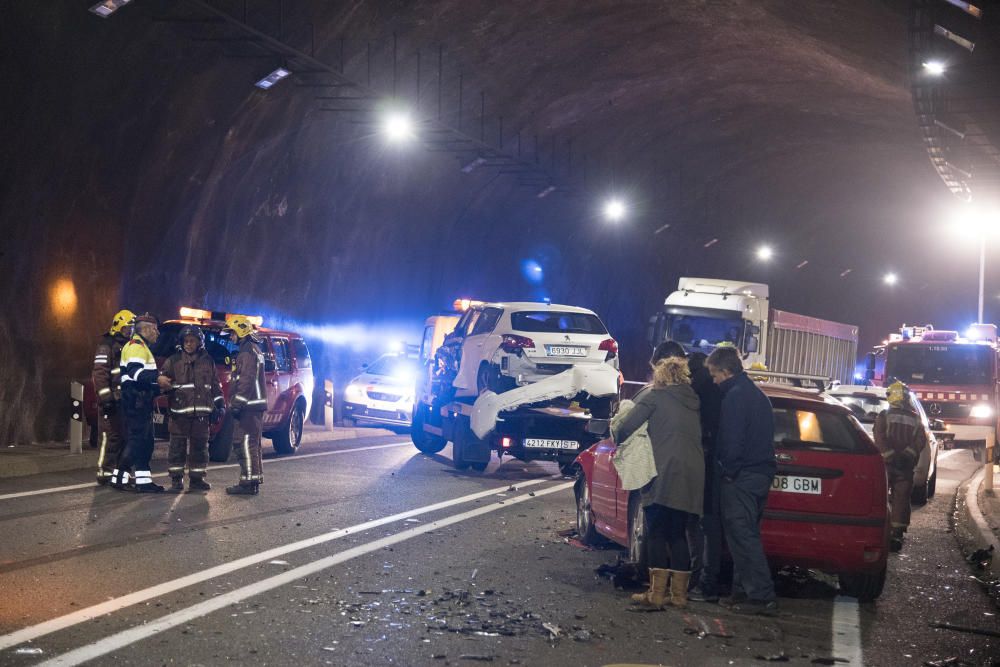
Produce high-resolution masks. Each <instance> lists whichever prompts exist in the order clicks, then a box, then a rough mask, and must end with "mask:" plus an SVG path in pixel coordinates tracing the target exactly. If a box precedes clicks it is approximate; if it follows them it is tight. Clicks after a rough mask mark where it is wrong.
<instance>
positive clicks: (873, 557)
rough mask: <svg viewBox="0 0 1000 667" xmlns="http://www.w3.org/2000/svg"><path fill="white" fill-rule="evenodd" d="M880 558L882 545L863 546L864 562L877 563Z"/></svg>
mask: <svg viewBox="0 0 1000 667" xmlns="http://www.w3.org/2000/svg"><path fill="white" fill-rule="evenodd" d="M881 558H882V547H865V550H864V559H865V562H866V563H877V562H879V560H881Z"/></svg>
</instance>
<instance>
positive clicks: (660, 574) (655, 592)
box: [632, 567, 670, 609]
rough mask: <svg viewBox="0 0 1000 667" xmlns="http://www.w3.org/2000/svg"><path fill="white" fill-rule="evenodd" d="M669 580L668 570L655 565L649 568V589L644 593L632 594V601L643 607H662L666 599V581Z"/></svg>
mask: <svg viewBox="0 0 1000 667" xmlns="http://www.w3.org/2000/svg"><path fill="white" fill-rule="evenodd" d="M669 581H670V570H666V569H661V568H657V567H651V568H649V590H647V591H646V592H645V593H636V594H634V595H633V596H632V602H634V603H636V604H641V605H643V606H644V607H654V608H656V609H662V608H663V604H664V603H665V602H666V601H667V583H668V582H669Z"/></svg>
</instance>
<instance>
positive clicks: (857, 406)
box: [833, 394, 889, 424]
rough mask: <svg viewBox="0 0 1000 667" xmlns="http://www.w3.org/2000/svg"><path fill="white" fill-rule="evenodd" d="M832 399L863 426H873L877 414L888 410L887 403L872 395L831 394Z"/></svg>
mask: <svg viewBox="0 0 1000 667" xmlns="http://www.w3.org/2000/svg"><path fill="white" fill-rule="evenodd" d="M833 397H834V398H835V399H837V400H838V401H840V402H841V403H843V404H844V405H846V406H847V407H848V409H849V410H850V411H851V413H852V414H854V416H855V417H857V418H858V421H859V422H862V423H865V424H874V423H875V417H877V416H878V413H880V412H882V411H883V410H888V409H889V401H887V400H885V399H884V398H881V397H879V396H875V395H873V394H833Z"/></svg>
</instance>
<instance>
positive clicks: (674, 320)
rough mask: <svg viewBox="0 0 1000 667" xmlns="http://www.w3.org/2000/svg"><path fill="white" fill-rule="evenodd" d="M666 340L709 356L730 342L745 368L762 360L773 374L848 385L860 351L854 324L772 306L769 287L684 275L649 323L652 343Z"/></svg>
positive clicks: (759, 284)
mask: <svg viewBox="0 0 1000 667" xmlns="http://www.w3.org/2000/svg"><path fill="white" fill-rule="evenodd" d="M665 340H674V341H677V342H678V343H680V344H681V345H683V346H684V349H685V350H687V351H688V352H689V353H691V352H704V353H705V354H709V353H711V352H712V350H714V349H715V348H716V347H718V346H719V345H720V344H726V343H729V344H732V345H734V346H735V347H736V348H737V349H738V350H739V351H740V354H741V356H742V357H743V365H744V366H745V367H747V368H749V367H750V366H752V365H754V364H763V365H764V366H765V367H766V368H767V370H768V371H770V372H772V373H778V374H790V375H806V376H819V377H825V378H830V379H832V380H838V381H840V382H842V383H844V384H850V383H851V381H852V379H853V377H854V372H855V363H856V360H857V353H858V328H857V327H856V326H854V325H851V324H841V323H839V322H831V321H829V320H821V319H819V318H816V317H809V316H807V315H797V314H795V313H789V312H787V311H783V310H777V309H774V308H772V307H771V304H770V301H769V296H768V287H767V285H763V284H761V283H749V282H742V281H736V280H720V279H717V278H681V279H680V281H679V282H678V284H677V291H675V292H672V293H671V294H670V295H669V296H668V297H667V298H666V301H664V308H663V311H661V312H659V313H657V314H656V315H655V316H654V317H653V318H652V319H651V321H650V330H649V342H650V344H652V345H653V346H656V345H657V344H659V343H661V342H663V341H665Z"/></svg>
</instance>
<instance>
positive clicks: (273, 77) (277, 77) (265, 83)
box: [254, 67, 291, 90]
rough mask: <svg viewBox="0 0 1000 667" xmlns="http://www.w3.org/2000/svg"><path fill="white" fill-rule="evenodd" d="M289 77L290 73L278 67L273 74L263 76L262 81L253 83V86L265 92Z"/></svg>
mask: <svg viewBox="0 0 1000 667" xmlns="http://www.w3.org/2000/svg"><path fill="white" fill-rule="evenodd" d="M290 75H291V72H289V71H288V70H287V69H285V68H284V67H279V68H278V69H276V70H274V71H273V72H271V73H270V74H268V75H267V76H265V77H264V78H263V79H261V80H260V81H258V82H257V83H255V84H254V85H255V86H257V87H258V88H260V89H262V90H267V89H268V88H270V87H271V86H273V85H274V84H276V83H278V82H279V81H281V80H282V79H284V78H285V77H287V76H290Z"/></svg>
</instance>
